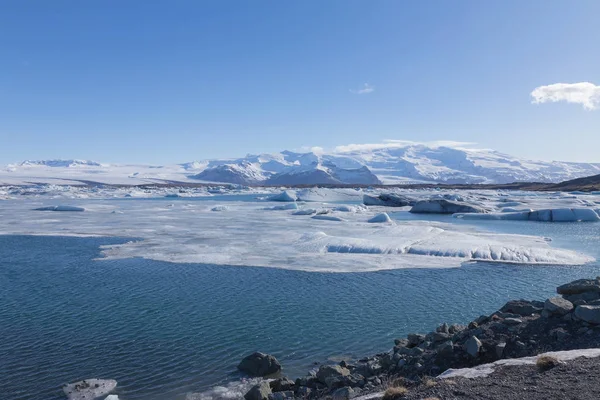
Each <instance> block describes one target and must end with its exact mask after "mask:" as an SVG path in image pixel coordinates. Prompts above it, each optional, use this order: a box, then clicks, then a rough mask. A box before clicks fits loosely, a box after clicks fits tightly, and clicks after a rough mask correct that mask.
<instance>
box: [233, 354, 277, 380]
mask: <svg viewBox="0 0 600 400" xmlns="http://www.w3.org/2000/svg"><path fill="white" fill-rule="evenodd" d="M238 369H239V370H240V371H243V372H245V373H247V374H248V375H251V376H261V377H262V376H269V375H274V374H276V373H278V372H279V371H281V364H279V361H277V359H276V358H275V357H273V356H272V355H270V354H265V353H260V352H256V353H252V354H250V355H249V356H247V357H246V358H244V359H243V360H242V362H240V364H239V365H238Z"/></svg>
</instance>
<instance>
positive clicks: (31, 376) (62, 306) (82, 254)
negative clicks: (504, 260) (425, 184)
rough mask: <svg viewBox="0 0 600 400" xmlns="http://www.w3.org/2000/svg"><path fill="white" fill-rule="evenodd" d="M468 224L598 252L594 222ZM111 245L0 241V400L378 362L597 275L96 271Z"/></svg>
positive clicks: (162, 267)
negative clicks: (93, 381) (406, 339)
mask: <svg viewBox="0 0 600 400" xmlns="http://www.w3.org/2000/svg"><path fill="white" fill-rule="evenodd" d="M395 217H396V218H415V217H414V216H405V215H396V216H395ZM419 218H420V217H419ZM441 218H444V217H441ZM459 223H462V222H459ZM465 223H466V222H465ZM477 225H478V226H484V227H485V228H486V229H490V230H495V231H506V232H514V231H519V232H520V233H532V234H533V233H535V234H538V235H544V236H548V237H550V238H552V239H553V241H554V242H555V243H559V242H564V243H563V244H569V243H570V244H571V245H574V246H576V247H577V246H579V247H578V248H580V249H581V250H586V249H587V250H589V251H588V253H589V252H598V249H597V247H598V246H597V244H598V243H599V241H598V240H599V229H600V224H534V223H517V224H515V223H513V222H507V221H492V222H488V221H486V222H485V223H483V224H481V223H478V224H477ZM529 230H531V232H529ZM119 241H120V240H119V239H106V238H65V237H41V236H0V397H1V398H3V399H4V398H6V399H61V398H64V396H63V395H62V393H61V385H62V384H64V383H67V382H72V381H76V380H79V379H85V378H92V377H99V378H111V379H116V380H117V381H118V382H119V387H118V392H117V393H118V394H119V395H120V397H121V398H122V399H123V400H135V399H148V400H154V399H183V398H185V394H186V393H188V392H199V391H203V390H205V389H207V388H209V387H211V386H214V385H215V384H219V383H224V382H227V381H231V380H236V379H239V377H240V376H239V375H238V374H237V372H236V370H235V366H236V364H237V362H239V360H240V359H241V358H242V357H243V356H244V355H246V354H247V353H249V352H252V351H254V350H261V351H265V352H269V353H272V354H274V355H276V356H277V357H278V358H279V359H280V361H281V362H282V364H283V365H284V369H285V373H286V374H288V375H291V376H298V375H301V374H303V373H305V372H306V371H308V370H309V369H310V368H311V367H313V363H314V362H326V361H327V360H328V359H330V358H338V357H360V356H364V355H369V354H372V353H376V352H380V351H385V350H387V349H389V348H390V347H391V346H392V345H393V339H394V338H396V337H401V336H404V335H406V334H407V333H409V332H415V331H421V332H427V331H430V330H432V329H433V328H435V326H436V325H437V324H438V323H440V322H443V321H447V322H459V323H465V322H468V321H469V320H471V319H472V318H474V317H476V316H478V315H480V314H485V313H490V312H492V311H494V310H496V309H498V308H499V307H500V306H501V305H502V304H503V303H504V302H505V301H507V300H509V299H513V298H537V299H543V298H546V297H548V296H551V295H552V294H553V293H554V288H555V287H556V286H557V285H558V284H561V283H564V282H567V281H569V280H572V279H577V278H582V277H593V276H597V275H600V266H599V265H598V264H597V263H595V264H593V265H587V266H581V267H562V266H553V267H548V266H535V267H534V266H515V265H502V264H485V263H477V264H467V265H465V266H463V267H461V268H457V269H442V270H434V269H431V270H423V269H420V270H398V271H382V272H375V273H354V274H322V273H308V272H300V271H289V270H279V269H269V268H250V267H220V266H211V265H200V264H170V263H164V262H157V261H150V260H143V259H127V260H102V261H93V259H94V258H96V257H98V256H99V249H98V247H99V246H100V245H102V244H109V243H115V242H119ZM592 255H594V254H592Z"/></svg>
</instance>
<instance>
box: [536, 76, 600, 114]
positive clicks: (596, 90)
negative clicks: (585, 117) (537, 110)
mask: <svg viewBox="0 0 600 400" xmlns="http://www.w3.org/2000/svg"><path fill="white" fill-rule="evenodd" d="M531 97H533V100H532V103H534V104H541V103H556V102H558V101H566V102H567V103H575V104H581V105H582V106H583V108H584V109H586V110H595V109H597V108H598V106H599V105H600V86H596V85H594V84H593V83H590V82H578V83H555V84H552V85H547V86H540V87H537V88H535V89H533V92H531Z"/></svg>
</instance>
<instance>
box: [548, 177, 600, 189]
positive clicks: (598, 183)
mask: <svg viewBox="0 0 600 400" xmlns="http://www.w3.org/2000/svg"><path fill="white" fill-rule="evenodd" d="M550 187H551V188H552V190H561V191H568V192H572V191H582V192H592V191H600V175H593V176H586V177H584V178H577V179H571V180H569V181H564V182H561V183H557V184H555V185H550Z"/></svg>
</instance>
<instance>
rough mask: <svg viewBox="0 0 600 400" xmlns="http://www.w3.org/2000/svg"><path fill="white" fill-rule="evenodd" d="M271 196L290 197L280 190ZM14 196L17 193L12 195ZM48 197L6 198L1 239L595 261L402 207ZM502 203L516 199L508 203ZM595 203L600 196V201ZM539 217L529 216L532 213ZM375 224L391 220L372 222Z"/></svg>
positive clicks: (141, 253)
mask: <svg viewBox="0 0 600 400" xmlns="http://www.w3.org/2000/svg"><path fill="white" fill-rule="evenodd" d="M130 190H131V189H130ZM203 190H204V192H203V193H207V192H206V190H205V189H203ZM210 190H214V189H210ZM232 190H233V189H232ZM235 190H239V189H235ZM268 190H269V191H270V193H277V194H279V195H281V189H277V190H276V191H275V190H274V189H268ZM299 192H301V191H299ZM407 192H408V193H409V194H410V196H411V198H415V199H419V198H426V199H431V198H435V197H436V196H437V197H440V196H441V198H443V199H444V200H445V201H455V199H459V198H460V199H462V200H464V201H465V202H467V203H468V204H476V205H480V204H481V205H482V206H483V207H485V208H489V209H495V210H496V212H494V213H490V214H458V215H457V216H458V217H461V218H466V219H468V218H472V217H471V216H472V215H475V217H476V218H515V219H522V220H524V219H523V218H524V217H523V216H522V215H523V213H519V212H517V213H510V212H506V213H502V212H500V211H501V208H498V207H497V205H498V204H501V203H502V204H510V203H511V202H516V200H514V199H519V201H518V202H519V203H520V204H523V205H524V207H531V209H532V210H538V211H537V214H536V215H545V214H544V213H543V212H541V210H544V209H549V208H548V207H547V206H548V205H549V204H555V205H556V207H553V208H552V210H562V211H557V212H556V211H552V213H551V215H552V220H557V219H563V220H565V219H568V218H574V217H576V218H577V220H592V219H593V218H594V215H596V217H597V216H598V214H597V213H596V212H595V211H594V210H593V209H591V208H589V209H588V208H583V207H574V205H575V204H579V200H580V199H578V198H576V199H565V198H564V196H560V195H556V194H551V195H548V194H544V195H540V194H532V193H518V192H511V193H510V195H506V194H505V193H501V192H497V191H484V192H461V193H460V195H458V194H456V193H437V194H436V193H434V192H432V191H431V190H427V191H425V190H421V191H407ZM7 193H9V195H10V193H11V191H10V190H8V191H7ZM39 193H40V192H35V194H33V195H30V194H27V195H19V196H21V197H19V198H18V199H12V198H10V199H6V200H2V207H1V208H0V234H36V235H70V236H119V237H123V238H125V242H124V243H122V244H116V245H108V246H104V247H103V248H102V253H103V256H105V257H108V258H113V259H116V258H129V257H143V258H148V259H154V260H160V261H168V262H184V263H203V264H216V265H235V266H257V267H274V268H286V269H295V270H305V271H325V272H359V271H375V270H383V269H398V268H447V267H458V266H460V265H461V264H463V263H465V262H469V261H485V262H502V263H523V264H561V265H579V264H584V263H586V262H590V261H593V258H592V257H590V256H587V255H584V254H581V253H578V252H576V251H572V250H566V249H560V248H555V247H552V246H551V245H550V243H549V242H548V241H546V240H544V239H543V238H541V237H536V236H524V235H509V234H495V233H489V232H482V231H480V230H478V229H477V228H475V227H473V226H470V225H468V224H461V223H458V222H453V221H452V219H449V220H448V221H447V222H433V221H420V220H419V221H414V220H413V221H400V220H398V221H393V223H389V220H390V219H391V218H389V217H390V216H391V217H393V215H391V214H389V213H390V212H391V211H397V210H398V208H389V207H387V206H376V207H364V206H361V205H358V204H331V203H329V202H313V203H310V204H311V207H310V208H304V207H305V205H304V204H302V203H298V202H288V203H287V204H282V203H281V202H271V201H264V200H261V201H257V200H248V199H247V198H248V196H246V197H245V198H246V199H245V200H239V201H236V200H235V197H234V196H229V197H230V198H228V199H227V205H226V206H225V205H224V204H223V201H224V200H223V199H219V198H217V197H215V199H214V200H212V197H210V196H206V197H205V198H204V199H202V200H201V201H196V200H194V199H192V198H190V197H189V196H186V197H185V199H173V198H169V199H167V198H164V196H161V197H160V198H156V196H155V199H154V200H152V201H141V200H137V199H119V198H114V197H110V196H106V193H105V197H109V198H110V200H106V199H94V198H82V199H72V200H70V201H69V202H70V203H71V204H72V206H73V207H80V208H83V209H85V210H86V212H85V213H78V214H79V215H77V216H74V215H62V214H63V213H53V214H52V218H48V216H47V215H44V214H43V213H36V212H34V211H32V209H34V208H39V207H40V206H47V204H48V203H47V202H46V200H45V198H46V197H47V196H49V195H47V194H46V195H43V194H39ZM53 193H54V192H53ZM230 193H231V192H227V194H230ZM247 193H252V194H257V193H259V192H258V191H255V190H254V189H249V190H248V191H247V192H244V191H243V190H242V191H240V192H239V194H247ZM285 193H286V196H288V197H289V198H295V197H297V196H296V192H295V191H291V193H288V191H286V192H285ZM306 193H308V194H310V195H312V196H317V195H319V194H322V196H321V197H322V198H325V199H329V197H336V196H340V193H341V194H342V195H348V196H350V194H352V195H354V196H355V198H356V195H355V194H358V195H359V197H358V198H359V200H360V198H361V197H362V196H363V194H364V193H362V191H356V190H353V189H348V190H345V191H341V192H340V191H337V192H334V194H333V195H332V196H329V194H328V192H327V189H311V190H310V191H306ZM188 194H192V193H191V192H190V193H188ZM373 194H374V195H376V194H377V191H373ZM44 196H46V197H44ZM52 196H54V195H52ZM211 196H212V195H211ZM192 197H193V196H192ZM231 197H233V199H231ZM550 197H557V198H556V199H550ZM60 198H62V197H60ZM503 198H506V199H508V200H510V201H506V202H503V201H501V199H503ZM587 198H588V199H592V200H593V199H596V197H594V196H591V195H588V196H587ZM57 201H58V200H57ZM543 206H546V208H542V207H543ZM596 208H597V207H596ZM567 209H568V210H569V211H567ZM274 210H277V212H273V211H274ZM212 211H226V212H212ZM401 212H404V213H405V211H401ZM534 212H536V211H532V212H529V211H528V212H527V213H529V214H527V215H531V213H534ZM383 213H386V214H387V217H388V218H389V219H388V218H385V216H384V215H382V214H383ZM592 213H593V215H592ZM573 216H574V217H573ZM527 218H529V217H527ZM370 220H371V221H381V222H388V223H369V222H368V221H370ZM527 220H529V219H527ZM128 238H135V240H128Z"/></svg>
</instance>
